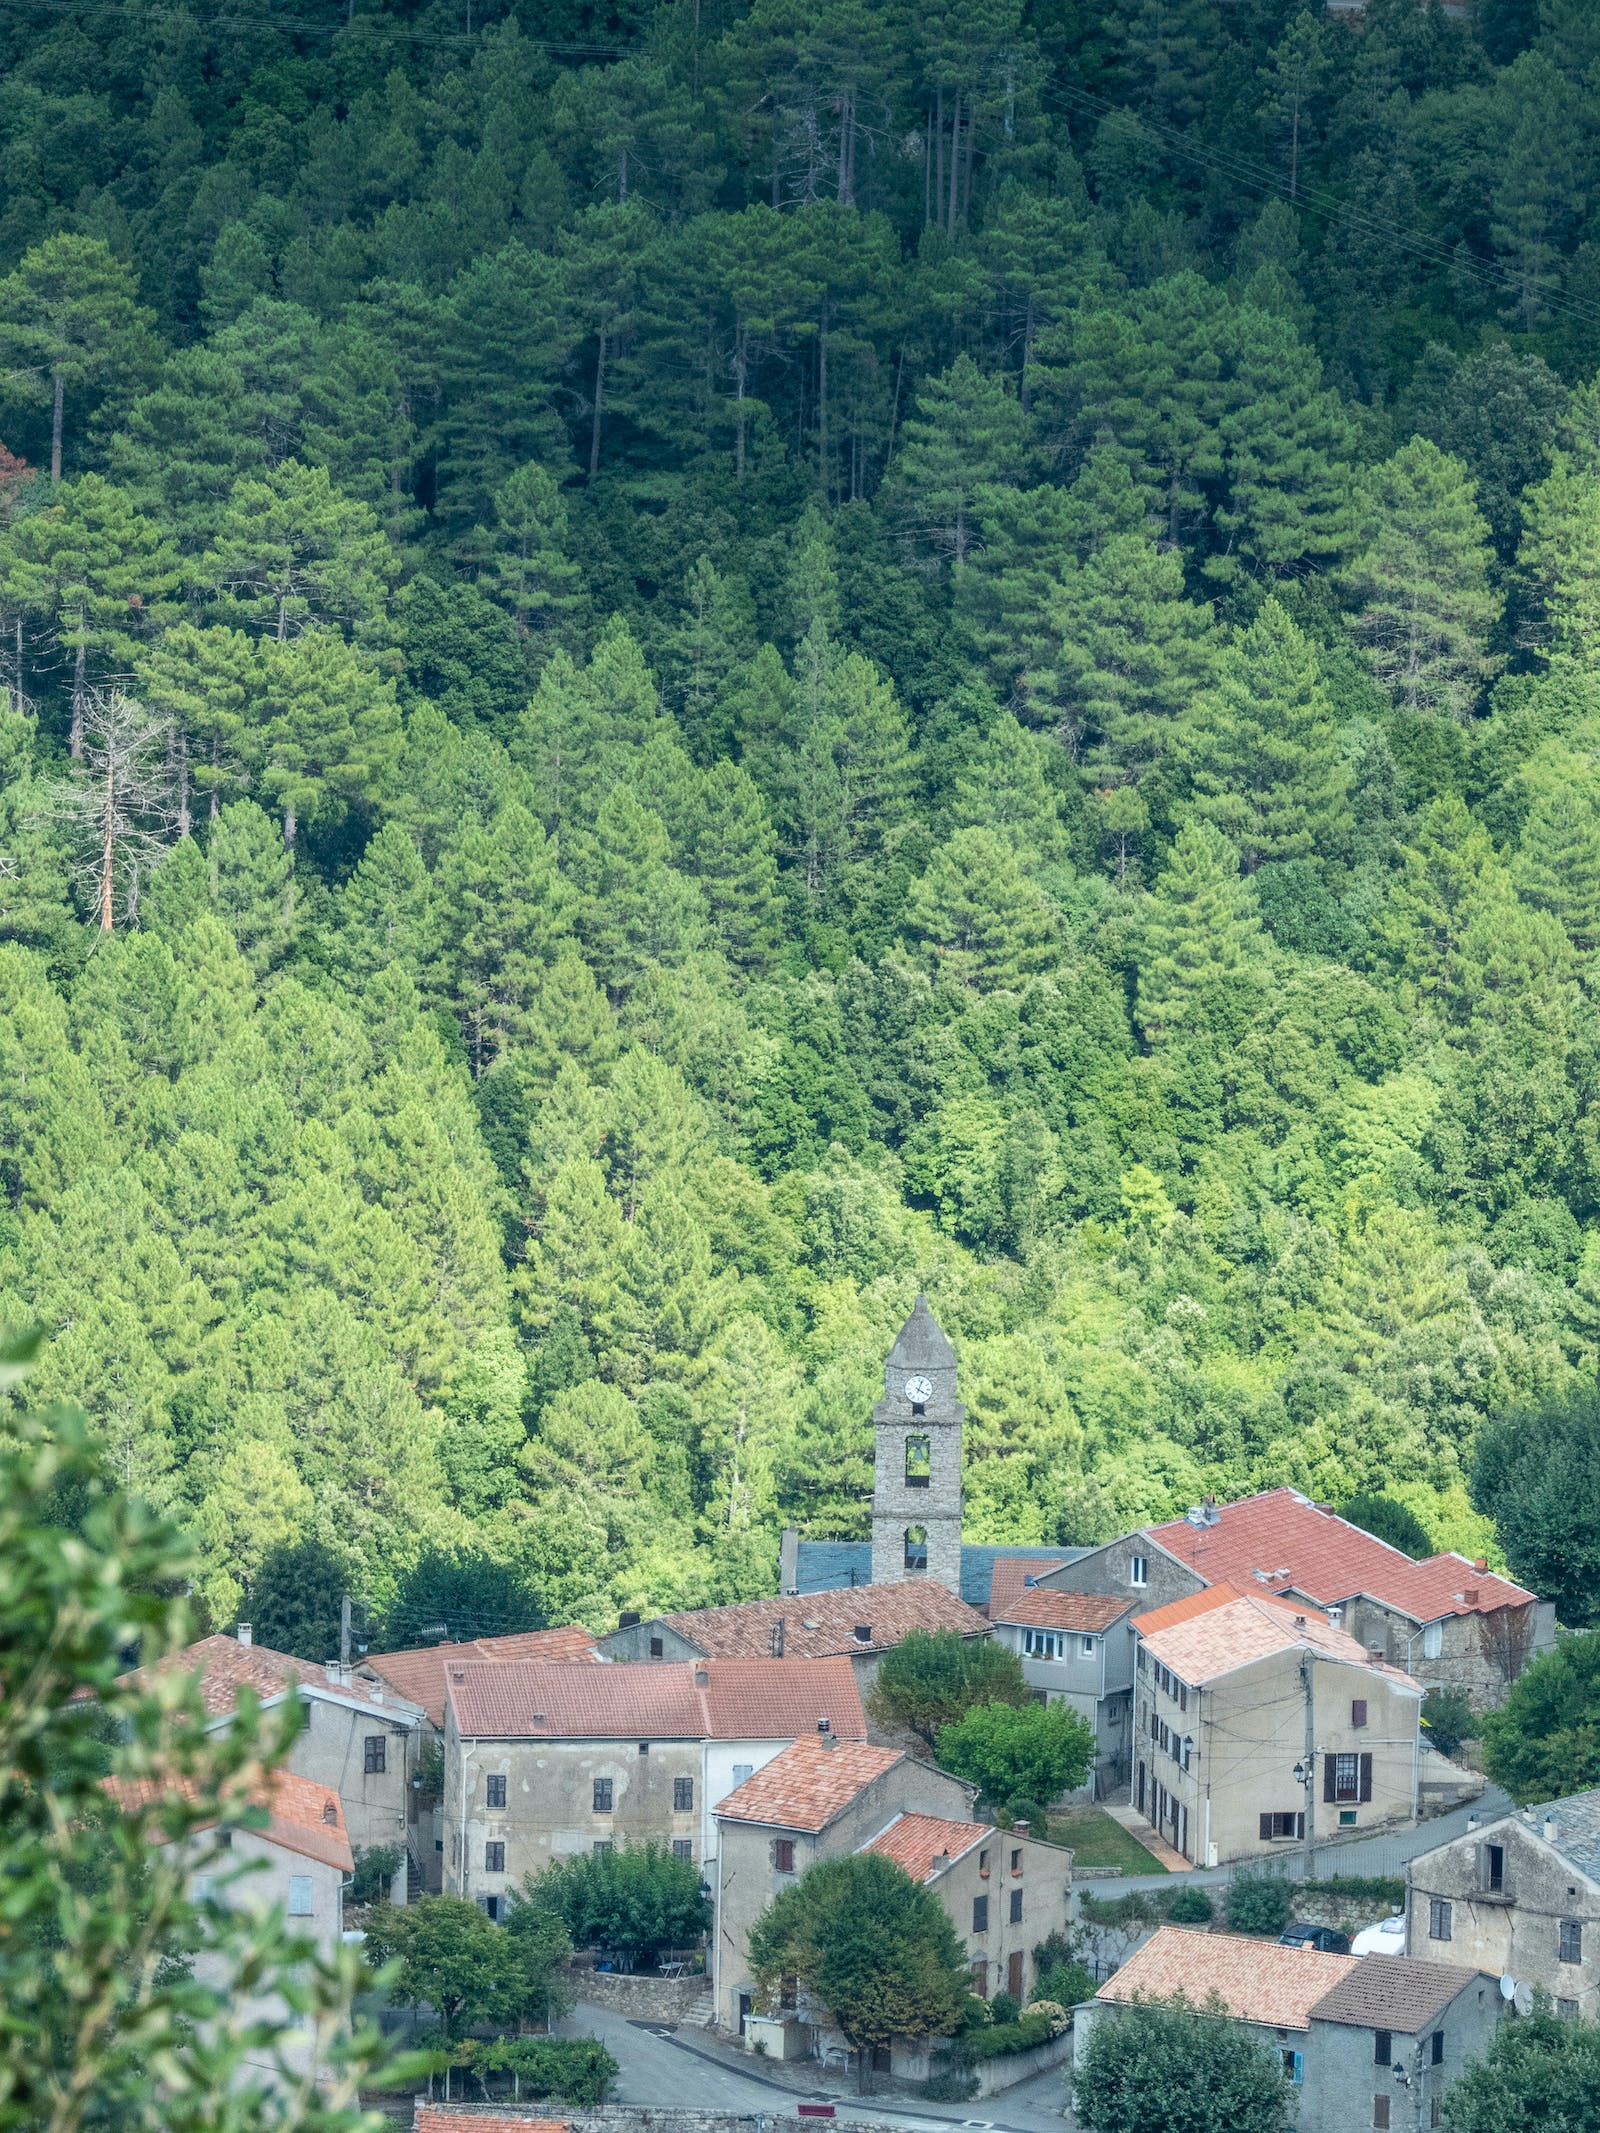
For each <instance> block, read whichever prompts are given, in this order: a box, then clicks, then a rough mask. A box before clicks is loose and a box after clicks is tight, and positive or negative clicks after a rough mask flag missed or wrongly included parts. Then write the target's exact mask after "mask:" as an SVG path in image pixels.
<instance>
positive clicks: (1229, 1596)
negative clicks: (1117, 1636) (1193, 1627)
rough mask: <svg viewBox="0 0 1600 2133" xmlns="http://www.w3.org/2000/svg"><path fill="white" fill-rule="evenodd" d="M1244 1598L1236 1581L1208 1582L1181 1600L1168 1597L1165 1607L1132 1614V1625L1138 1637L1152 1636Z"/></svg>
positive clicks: (1186, 1594)
mask: <svg viewBox="0 0 1600 2133" xmlns="http://www.w3.org/2000/svg"><path fill="white" fill-rule="evenodd" d="M1243 1598H1244V1594H1243V1593H1242V1592H1240V1590H1239V1588H1238V1586H1237V1585H1224V1584H1218V1585H1207V1586H1206V1587H1204V1589H1203V1590H1202V1591H1200V1592H1190V1593H1185V1594H1184V1596H1183V1598H1182V1599H1181V1600H1169V1601H1168V1602H1167V1604H1166V1606H1165V1607H1152V1608H1151V1609H1150V1610H1149V1612H1148V1613H1147V1614H1142V1615H1135V1616H1134V1618H1133V1626H1134V1628H1135V1629H1136V1630H1137V1631H1138V1632H1139V1634H1140V1636H1141V1637H1149V1636H1153V1635H1154V1634H1155V1633H1156V1632H1157V1631H1158V1630H1163V1629H1176V1628H1177V1626H1178V1624H1179V1623H1180V1622H1192V1621H1193V1620H1194V1618H1195V1616H1196V1615H1208V1614H1210V1612H1211V1610H1212V1608H1214V1607H1222V1606H1225V1605H1226V1604H1227V1602H1228V1601H1229V1600H1242V1599H1243Z"/></svg>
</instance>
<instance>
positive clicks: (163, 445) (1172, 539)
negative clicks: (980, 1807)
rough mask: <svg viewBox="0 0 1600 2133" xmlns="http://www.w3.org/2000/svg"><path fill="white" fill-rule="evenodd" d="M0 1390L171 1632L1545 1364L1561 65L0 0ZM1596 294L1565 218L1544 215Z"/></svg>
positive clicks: (801, 28)
mask: <svg viewBox="0 0 1600 2133" xmlns="http://www.w3.org/2000/svg"><path fill="white" fill-rule="evenodd" d="M0 67H3V69H4V76H5V79H4V94H3V96H0V277H3V278H0V436H3V438H4V444H5V453H4V456H3V457H0V681H3V684H4V689H5V697H4V706H5V708H4V711H3V714H0V936H3V940H0V1319H3V1320H5V1321H8V1322H13V1323H15V1322H22V1321H28V1320H33V1319H38V1320H40V1321H42V1322H43V1323H44V1324H45V1325H46V1327H47V1328H48V1329H49V1330H50V1333H51V1335H52V1338H51V1340H50V1343H49V1345H48V1346H47V1348H46V1350H45V1352H44V1354H43V1357H42V1359H41V1362H40V1365H39V1368H38V1370H37V1372H36V1374H35V1377H34V1380H33V1382H32V1384H31V1386H30V1396H31V1397H32V1398H34V1399H36V1400H37V1399H48V1398H50V1397H64V1398H73V1399H77V1400H80V1401H81V1402H82V1403H83V1404H84V1406H85V1407H86V1408H87V1409H88V1411H89V1413H90V1415H91V1417H92V1420H93V1423H94V1426H95V1428H96V1429H97V1431H98V1433H99V1435H100V1437H101V1439H102V1440H103V1442H104V1444H105V1445H106V1446H107V1447H108V1449H109V1452H110V1454H111V1458H112V1461H113V1465H114V1468H115V1470H116V1472H117V1474H118V1476H119V1477H120V1478H121V1479H123V1480H124V1481H125V1482H126V1483H127V1484H129V1485H130V1486H132V1487H134V1488H136V1489H138V1490H139V1491H140V1492H142V1493H143V1494H144V1495H145V1496H146V1497H148V1498H151V1499H153V1500H154V1501H155V1502H156V1503H158V1504H159V1505H160V1506H162V1507H163V1508H165V1509H167V1510H169V1511H171V1512H172V1513H174V1514H175V1515H177V1516H178V1517H179V1519H180V1520H181V1521H182V1522H183V1523H184V1524H185V1525H186V1526H188V1527H189V1528H190V1529H191V1530H192V1531H193V1533H194V1535H195V1537H196V1540H197V1543H198V1546H199V1549H200V1552H201V1560H202V1562H203V1565H204V1575H203V1578H202V1581H201V1584H200V1587H199V1598H200V1600H201V1603H202V1605H203V1607H204V1608H205V1610H206V1611H207V1612H208V1613H209V1614H210V1616H211V1618H212V1619H213V1620H214V1621H215V1622H217V1623H219V1624H226V1623H228V1622H230V1621H231V1620H232V1617H233V1613H234V1611H235V1610H236V1609H237V1608H238V1607H239V1605H240V1604H241V1600H242V1599H243V1597H244V1596H245V1594H246V1593H247V1592H248V1590H249V1586H250V1580H251V1577H252V1575H253V1573H254V1571H255V1570H256V1568H257V1567H258V1565H259V1564H260V1562H261V1560H262V1558H263V1556H264V1554H265V1553H266V1552H267V1551H268V1550H270V1549H272V1548H274V1547H275V1546H277V1545H279V1544H281V1543H285V1542H291V1541H293V1542H300V1541H304V1540H307V1539H310V1540H313V1541H319V1542H321V1543H322V1544H323V1545H324V1546H325V1547H326V1548H327V1549H331V1550H333V1551H335V1552H342V1553H343V1554H345V1555H346V1556H347V1557H348V1559H349V1562H350V1566H351V1576H352V1578H353V1580H354V1582H355V1583H356V1584H357V1586H358V1588H359V1590H360V1591H361V1592H363V1593H364V1594H365V1596H366V1597H367V1598H368V1599H369V1600H370V1601H371V1602H372V1603H373V1605H374V1606H375V1607H377V1608H380V1609H381V1608H382V1607H383V1606H384V1604H385V1603H386V1600H387V1599H388V1597H389V1596H390V1595H391V1594H392V1592H393V1589H394V1587H395V1584H396V1581H397V1580H398V1579H399V1578H400V1577H401V1576H402V1575H403V1574H404V1573H405V1571H406V1569H407V1567H408V1565H410V1564H411V1563H412V1562H414V1561H415V1559H416V1558H417V1556H418V1554H419V1553H420V1552H421V1551H424V1550H427V1549H443V1550H446V1551H451V1550H455V1551H470V1550H478V1551H483V1552H487V1553H488V1554H490V1555H492V1556H493V1557H495V1558H496V1559H497V1560H498V1561H500V1562H501V1563H502V1564H504V1565H506V1566H507V1567H508V1568H509V1570H510V1571H511V1572H512V1573H513V1574H514V1575H515V1577H516V1578H517V1579H519V1580H521V1581H522V1582H523V1583H524V1584H526V1585H527V1586H528V1587H529V1588H530V1589H531V1591H532V1593H533V1594H534V1595H535V1597H536V1600H537V1603H538V1606H539V1608H540V1610H541V1611H542V1612H544V1613H545V1614H547V1615H548V1616H549V1617H551V1618H552V1619H567V1618H570V1617H573V1616H574V1615H577V1616H582V1617H585V1618H587V1619H589V1620H591V1621H592V1622H594V1623H596V1624H604V1623H608V1622H609V1621H610V1620H611V1619H612V1618H613V1617H614V1611H615V1609H616V1607H617V1606H618V1605H619V1604H632V1605H640V1604H642V1603H649V1604H653V1605H666V1604H677V1605H684V1604H693V1603H695V1602H698V1601H702V1600H709V1599H728V1598H735V1597H741V1596H744V1595H746V1594H749V1593H753V1592H760V1591H770V1590H771V1589H772V1585H773V1580H774V1572H775V1559H776V1538H777V1532H778V1529H779V1527H780V1525H781V1524H782V1523H783V1522H784V1521H786V1520H794V1521H797V1522H798V1523H800V1524H801V1525H802V1526H803V1527H804V1528H805V1529H806V1530H808V1531H810V1532H813V1533H832V1532H839V1533H859V1532H861V1531H862V1530H863V1512H864V1503H865V1495H866V1491H867V1488H868V1484H869V1448H870V1431H869V1421H868V1415H869V1409H870V1405H871V1401H872V1398H873V1395H874V1390H875V1387H876V1385H877V1384H878V1383H879V1382H880V1380H879V1375H878V1374H879V1371H880V1369H881V1364H882V1357H883V1354H884V1352H885V1349H886V1347H887V1344H888V1342H889V1340H890V1339H891V1338H892V1335H893V1331H894V1329H895V1327H896V1326H897V1324H898V1323H899V1321H900V1319H901V1317H902V1316H903V1315H904V1313H905V1310H906V1308H907V1306H908V1304H909V1302H910V1299H911V1297H912V1295H913V1294H914V1292H915V1290H916V1289H917V1288H918V1287H919V1286H923V1287H926V1288H927V1289H928V1290H929V1292H930V1294H931V1296H932V1297H933V1299H934V1302H935V1304H936V1307H937V1308H938V1310H939V1312H940V1314H941V1316H942V1318H943V1320H944V1323H945V1325H946V1326H947V1328H948V1329H949V1331H950V1332H951V1334H952V1335H953V1336H954V1338H955V1339H956V1340H957V1342H958V1343H959V1347H960V1354H961V1363H962V1372H963V1393H964V1397H965V1398H966V1400H967V1402H968V1405H969V1409H970V1421H969V1429H968V1437H967V1458H968V1528H969V1532H970V1533H971V1535H972V1536H973V1537H976V1538H983V1539H994V1540H1007V1541H1018V1540H1049V1541H1062V1540H1088V1539H1093V1538H1097V1537H1100V1536H1103V1535H1106V1534H1109V1533H1110V1532H1112V1531H1114V1530H1116V1529H1117V1528H1119V1527H1121V1526H1122V1525H1124V1524H1126V1523H1128V1522H1130V1521H1135V1520H1143V1519H1147V1518H1150V1517H1154V1516H1165V1515H1168V1514H1171V1513H1173V1512H1175V1511H1180V1510H1182V1509H1183V1508H1184V1507H1185V1506H1186V1505H1187V1504H1189V1503H1191V1502H1192V1501H1194V1499H1195V1498H1196V1497H1197V1496H1198V1495H1199V1494H1200V1492H1201V1491H1203V1490H1205V1489H1214V1490H1217V1491H1218V1492H1223V1493H1238V1492H1241V1491H1244V1490H1247V1489H1250V1488H1253V1487H1257V1486H1261V1485H1270V1484H1276V1483H1279V1482H1284V1481H1287V1482H1291V1483H1294V1484H1296V1485H1298V1486H1301V1487H1303V1488H1305V1489H1307V1490H1308V1491H1310V1492H1311V1493H1313V1494H1314V1495H1316V1496H1317V1497H1319V1498H1321V1499H1325V1500H1334V1501H1341V1500H1343V1499H1345V1498H1346V1497H1348V1496H1350V1495H1351V1494H1353V1493H1355V1492H1358V1491H1367V1492H1376V1491H1387V1492H1388V1493H1389V1494H1390V1495H1391V1496H1398V1497H1400V1498H1401V1499H1402V1500H1403V1501H1404V1502H1405V1503H1406V1504H1407V1505H1408V1506H1409V1507H1410V1508H1411V1510H1412V1511H1414V1512H1415V1514H1416V1515H1417V1517H1418V1518H1419V1519H1420V1520H1421V1522H1422V1525H1423V1526H1424V1528H1425V1529H1426V1531H1427V1533H1428V1534H1429V1536H1430V1538H1431V1540H1432V1541H1433V1542H1434V1543H1435V1544H1436V1545H1462V1546H1470V1547H1471V1548H1472V1549H1473V1550H1474V1551H1476V1550H1477V1549H1478V1548H1481V1547H1483V1546H1485V1545H1489V1546H1492V1536H1491V1532H1490V1528H1489V1527H1488V1525H1487V1523H1486V1521H1485V1520H1484V1519H1483V1518H1482V1517H1481V1515H1480V1514H1479V1512H1478V1511H1476V1510H1475V1509H1474V1508H1473V1506H1472V1503H1471V1501H1470V1499H1469V1495H1468V1489H1467V1482H1468V1479H1469V1476H1470V1471H1471V1462H1472V1450H1473V1444H1474V1440H1475V1438H1476V1436H1477V1435H1478V1433H1479V1432H1480V1430H1481V1429H1482V1427H1483V1425H1484V1424H1485V1423H1486V1421H1488V1420H1490V1419H1491V1418H1494V1417H1496V1416H1498V1415H1500V1414H1501V1413H1503V1412H1505V1411H1506V1410H1507V1409H1508V1408H1515V1407H1516V1406H1517V1405H1518V1404H1519V1403H1523V1402H1532V1401H1537V1400H1541V1399H1546V1398H1551V1397H1557V1398H1559V1397H1560V1396H1561V1395H1562V1394H1563V1392H1564V1390H1565V1389H1566V1388H1568V1387H1571V1386H1573V1385H1575V1384H1577V1383H1578V1382H1579V1381H1582V1380H1592V1378H1593V1376H1594V1372H1595V1368H1596V1362H1597V1356H1600V998H1597V987H1596V982H1595V978H1594V973H1593V967H1592V966H1591V964H1590V961H1589V958H1590V956H1591V955H1593V954H1595V953H1596V951H1597V950H1600V382H1597V380H1596V373H1597V371H1600V223H1596V224H1594V225H1593V226H1592V225H1591V221H1590V209H1591V203H1597V202H1600V13H1597V12H1596V10H1595V9H1594V8H1593V7H1592V6H1591V5H1590V4H1589V0H1482V4H1481V5H1480V6H1479V8H1478V10H1477V12H1476V15H1475V16H1474V17H1473V18H1472V19H1469V20H1464V21H1463V20H1454V19H1451V20H1447V19H1446V18H1445V16H1444V15H1443V13H1442V12H1441V11H1440V10H1439V8H1438V7H1436V6H1428V5H1423V4H1419V0H1370V4H1369V5H1368V6H1367V7H1366V9H1365V13H1364V16H1361V15H1357V16H1355V17H1350V16H1348V15H1346V16H1339V17H1331V18H1330V17H1325V16H1324V15H1323V14H1322V13H1321V12H1320V11H1319V10H1307V9H1303V8H1301V7H1299V6H1298V5H1296V4H1295V0H1230V4H1226V5H1224V4H1221V0H1119V4H1116V5H1112V4H1110V0H1034V4H1024V0H966V4H965V5H959V6H958V5H954V4H951V0H924V4H922V5H919V6H916V7H911V6H905V5H902V4H900V0H890V4H872V0H753V4H751V5H749V6H745V5H743V4H740V0H659V4H649V0H616V4H615V5H613V6H609V7H607V6H604V5H598V4H597V5H593V6H590V5H585V4H583V0H549V4H547V5H545V6H542V7H537V8H536V7H534V6H533V5H531V4H525V5H524V6H523V7H522V9H521V10H520V12H519V11H518V10H516V9H514V8H508V7H507V6H505V5H504V4H503V0H451V4H449V5H446V4H445V0H438V4H436V5H426V4H422V0H416V4H411V0H338V4H333V0H274V4H273V5H272V6H271V7H261V6H259V5H257V6H252V7H250V8H245V7H243V6H240V5H237V4H236V0H105V4H97V0H11V4H10V5H9V6H8V7H7V8H6V9H5V10H4V16H3V20H0ZM1592 227H1593V230H1594V234H1591V228H1592Z"/></svg>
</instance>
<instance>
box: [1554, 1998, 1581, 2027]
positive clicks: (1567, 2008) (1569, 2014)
mask: <svg viewBox="0 0 1600 2133" xmlns="http://www.w3.org/2000/svg"><path fill="white" fill-rule="evenodd" d="M1556 2013H1557V2014H1558V2015H1559V2016H1560V2017H1561V2019H1562V2021H1563V2022H1576V2021H1577V2019H1578V2003H1577V2001H1576V2000H1557V2002H1556Z"/></svg>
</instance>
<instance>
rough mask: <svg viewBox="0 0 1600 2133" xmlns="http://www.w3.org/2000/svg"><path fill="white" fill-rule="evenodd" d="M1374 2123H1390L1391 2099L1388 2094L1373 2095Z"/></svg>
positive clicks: (1384, 2124) (1383, 2124) (1378, 2124)
mask: <svg viewBox="0 0 1600 2133" xmlns="http://www.w3.org/2000/svg"><path fill="white" fill-rule="evenodd" d="M1372 2123H1373V2124H1374V2125H1375V2126H1387V2125H1388V2123H1389V2099H1388V2097H1387V2096H1374V2097H1373V2099H1372Z"/></svg>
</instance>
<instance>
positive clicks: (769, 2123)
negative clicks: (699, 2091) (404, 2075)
mask: <svg viewBox="0 0 1600 2133" xmlns="http://www.w3.org/2000/svg"><path fill="white" fill-rule="evenodd" d="M424 2102H425V2099H424V2098H423V2097H420V2096H419V2097H418V2098H417V2105H418V2107H419V2109H420V2107H421V2106H422V2105H423V2103H424ZM437 2108H438V2109H439V2110H445V2109H448V2110H449V2112H450V2115H451V2117H452V2119H454V2118H458V2117H459V2118H460V2119H462V2120H463V2121H465V2120H469V2119H473V2118H482V2119H487V2120H489V2121H490V2122H491V2123H493V2124H494V2125H496V2126H502V2125H504V2124H506V2123H507V2122H508V2121H515V2120H516V2119H518V2118H526V2119H530V2120H532V2119H543V2120H546V2121H548V2120H550V2119H551V2118H554V2119H555V2120H556V2122H557V2123H558V2124H560V2125H563V2126H570V2127H571V2128H572V2133H809V2128H811V2127H812V2126H814V2125H815V2124H816V2120H815V2119H810V2118H789V2117H784V2116H781V2115H780V2114H778V2113H775V2112H772V2111H762V2112H760V2113H759V2114H758V2113H756V2112H753V2111H745V2112H741V2111H687V2110H670V2109H657V2108H656V2107H655V2105H653V2104H635V2103H606V2104H599V2105H596V2106H594V2107H593V2108H591V2109H589V2110H573V2109H570V2108H563V2107H562V2106H561V2105H559V2104H553V2103H522V2104H510V2103H451V2104H449V2105H445V2104H440V2105H438V2106H437Z"/></svg>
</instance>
